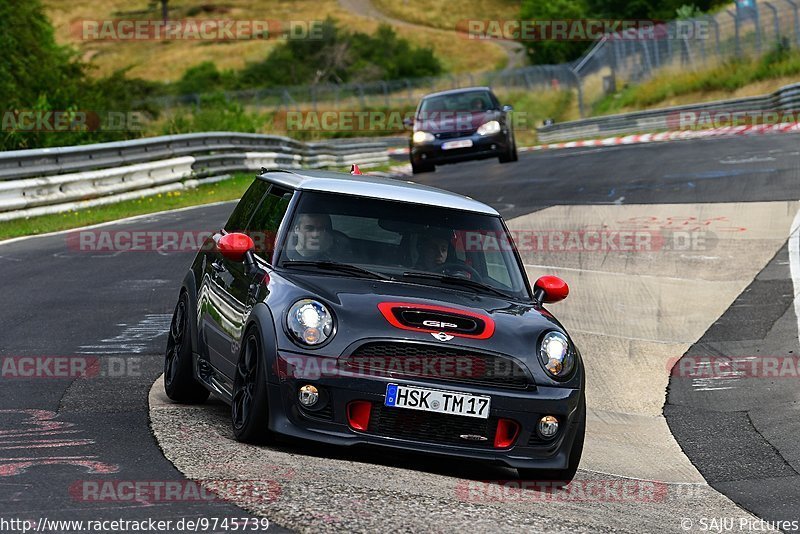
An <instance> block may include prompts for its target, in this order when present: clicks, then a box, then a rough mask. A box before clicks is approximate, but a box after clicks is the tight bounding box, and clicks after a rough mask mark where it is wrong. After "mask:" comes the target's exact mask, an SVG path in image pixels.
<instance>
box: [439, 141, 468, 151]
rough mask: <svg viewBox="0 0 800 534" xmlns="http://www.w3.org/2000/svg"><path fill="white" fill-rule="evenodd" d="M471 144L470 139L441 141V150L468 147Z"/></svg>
mask: <svg viewBox="0 0 800 534" xmlns="http://www.w3.org/2000/svg"><path fill="white" fill-rule="evenodd" d="M471 146H472V139H459V140H458V141H448V142H446V143H442V150H452V149H454V148H469V147H471Z"/></svg>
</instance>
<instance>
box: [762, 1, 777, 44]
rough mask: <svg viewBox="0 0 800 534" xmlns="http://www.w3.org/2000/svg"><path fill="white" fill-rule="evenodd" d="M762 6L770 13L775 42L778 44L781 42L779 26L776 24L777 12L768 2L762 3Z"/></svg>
mask: <svg viewBox="0 0 800 534" xmlns="http://www.w3.org/2000/svg"><path fill="white" fill-rule="evenodd" d="M764 5H765V6H767V8H768V9H769V10H770V11H772V22H773V23H774V24H775V41H776V42H780V40H781V24H780V22H778V10H777V9H775V6H773V5H772V4H770V3H769V2H764Z"/></svg>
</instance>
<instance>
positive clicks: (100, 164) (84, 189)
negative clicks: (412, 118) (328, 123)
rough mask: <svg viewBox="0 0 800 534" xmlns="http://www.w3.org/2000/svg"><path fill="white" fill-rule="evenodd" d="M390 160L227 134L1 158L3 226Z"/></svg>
mask: <svg viewBox="0 0 800 534" xmlns="http://www.w3.org/2000/svg"><path fill="white" fill-rule="evenodd" d="M388 160H389V154H388V146H387V144H386V143H383V142H380V141H368V142H364V141H359V142H348V141H343V140H337V141H329V142H313V143H304V142H300V141H296V140H294V139H289V138H287V137H280V136H273V135H259V134H240V133H227V132H209V133H197V134H185V135H172V136H163V137H151V138H146V139H136V140H132V141H121V142H115V143H100V144H94V145H81V146H70V147H58V148H46V149H36V150H15V151H8V152H0V221H4V220H11V219H18V218H22V217H32V216H36V215H43V214H47V213H60V212H63V211H68V210H71V209H76V208H81V207H89V206H93V205H99V204H106V203H109V202H113V201H118V200H126V199H129V198H132V197H133V198H136V196H145V195H147V194H152V193H159V192H165V191H170V190H176V189H181V188H184V187H186V186H194V185H196V184H197V180H198V179H200V180H202V179H204V178H208V177H213V176H219V175H221V174H227V173H232V172H248V171H257V170H258V169H260V168H261V167H277V166H279V167H285V168H299V167H310V168H321V167H333V166H340V167H345V166H348V165H350V164H352V163H359V164H364V165H370V164H380V163H385V162H387V161H388Z"/></svg>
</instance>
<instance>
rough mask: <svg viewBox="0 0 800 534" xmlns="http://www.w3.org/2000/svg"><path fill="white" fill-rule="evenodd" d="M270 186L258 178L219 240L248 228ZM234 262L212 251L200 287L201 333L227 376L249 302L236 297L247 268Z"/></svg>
mask: <svg viewBox="0 0 800 534" xmlns="http://www.w3.org/2000/svg"><path fill="white" fill-rule="evenodd" d="M269 189H270V184H269V182H266V181H264V180H261V179H256V180H255V181H254V182H253V184H252V185H251V186H250V187H249V188H248V189H247V191H246V192H245V194H244V195H243V196H242V199H241V200H240V201H239V203H238V204H237V205H236V207H235V208H234V209H233V212H232V213H231V216H230V218H229V219H228V221H227V222H226V223H225V227H224V228H222V229H221V230H220V231H219V232H217V233H216V234H215V235H214V240H215V241H218V240H219V239H220V238H221V237H222V236H223V235H224V234H225V233H232V232H242V231H245V229H246V228H247V223H248V222H249V221H250V219H251V218H252V216H253V214H254V213H255V211H256V209H257V208H258V206H259V205H260V204H261V200H262V199H263V198H264V197H265V196H266V195H267V193H268V192H269ZM232 263H233V262H229V261H228V260H226V259H225V258H224V257H223V256H222V254H220V252H219V251H218V250H217V249H216V247H214V248H213V249H212V250H209V251H208V252H207V253H206V258H205V261H204V262H203V277H202V282H201V283H200V287H199V289H198V295H199V297H198V301H199V309H200V320H199V323H200V324H199V326H200V328H199V332H200V336H201V338H202V340H203V341H204V345H205V347H206V348H207V350H208V359H209V362H210V363H211V365H213V366H214V367H215V368H216V369H218V370H219V371H222V372H223V373H224V374H225V375H226V376H232V374H233V370H232V369H231V368H230V352H231V339H232V336H233V334H234V333H235V332H236V331H237V327H236V323H237V322H241V317H242V316H243V315H244V313H245V303H242V302H239V301H238V300H237V299H235V298H234V297H233V296H232V293H236V292H239V293H240V291H237V290H236V289H235V286H236V285H237V284H241V277H242V276H243V275H244V269H243V268H242V269H239V268H238V267H237V266H235V265H232ZM237 317H239V319H238V320H237V319H236V318H237Z"/></svg>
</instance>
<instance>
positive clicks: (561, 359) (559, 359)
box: [539, 332, 575, 380]
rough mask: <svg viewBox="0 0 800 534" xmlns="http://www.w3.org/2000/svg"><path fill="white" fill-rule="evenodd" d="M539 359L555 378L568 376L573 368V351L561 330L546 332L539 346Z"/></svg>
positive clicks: (548, 372) (559, 378)
mask: <svg viewBox="0 0 800 534" xmlns="http://www.w3.org/2000/svg"><path fill="white" fill-rule="evenodd" d="M539 360H541V362H542V366H543V367H544V369H545V371H547V374H549V375H550V376H552V377H553V378H555V379H556V380H562V379H564V378H566V377H568V376H569V375H570V374H571V373H572V370H573V369H574V368H575V351H574V350H573V348H572V347H571V346H570V343H569V340H567V337H566V336H565V335H564V334H562V333H561V332H548V333H547V335H545V336H544V337H543V338H542V343H541V345H540V346H539Z"/></svg>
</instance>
